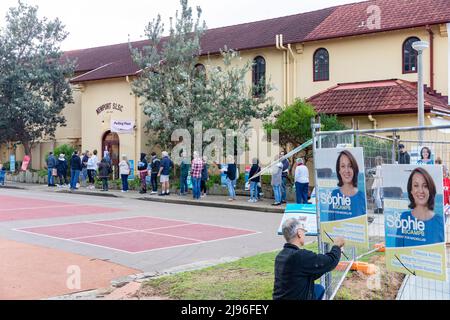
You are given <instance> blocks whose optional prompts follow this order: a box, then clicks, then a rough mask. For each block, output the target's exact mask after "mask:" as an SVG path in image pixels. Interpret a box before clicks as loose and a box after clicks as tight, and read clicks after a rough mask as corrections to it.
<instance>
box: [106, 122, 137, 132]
mask: <svg viewBox="0 0 450 320" xmlns="http://www.w3.org/2000/svg"><path fill="white" fill-rule="evenodd" d="M111 132H115V133H122V134H126V133H133V132H134V121H119V120H111Z"/></svg>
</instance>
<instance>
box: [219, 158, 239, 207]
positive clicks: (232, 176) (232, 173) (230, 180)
mask: <svg viewBox="0 0 450 320" xmlns="http://www.w3.org/2000/svg"><path fill="white" fill-rule="evenodd" d="M227 162H228V164H227V168H226V169H221V171H222V172H224V173H225V174H226V175H227V187H228V195H229V196H230V198H229V199H228V201H234V200H236V191H235V189H234V181H235V180H236V173H237V167H236V163H235V161H234V156H231V155H230V156H228V161H227Z"/></svg>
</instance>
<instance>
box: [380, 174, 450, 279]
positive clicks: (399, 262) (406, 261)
mask: <svg viewBox="0 0 450 320" xmlns="http://www.w3.org/2000/svg"><path fill="white" fill-rule="evenodd" d="M382 176H383V190H384V216H385V219H384V220H385V232H386V265H387V269H388V270H390V271H395V272H401V273H405V274H409V275H411V274H412V275H415V276H420V277H424V278H429V279H434V280H440V281H446V278H447V267H446V266H447V263H446V252H445V222H444V209H443V207H444V199H443V168H442V166H434V165H428V166H417V165H416V166H414V165H383V167H382Z"/></svg>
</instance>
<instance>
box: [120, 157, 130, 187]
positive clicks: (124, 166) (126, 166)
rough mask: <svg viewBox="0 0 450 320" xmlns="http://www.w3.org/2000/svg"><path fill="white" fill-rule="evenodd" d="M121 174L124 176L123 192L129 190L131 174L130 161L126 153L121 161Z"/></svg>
mask: <svg viewBox="0 0 450 320" xmlns="http://www.w3.org/2000/svg"><path fill="white" fill-rule="evenodd" d="M119 174H120V177H121V178H122V192H128V176H129V175H130V163H129V162H128V158H127V156H126V155H122V161H120V163H119Z"/></svg>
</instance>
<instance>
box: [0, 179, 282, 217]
mask: <svg viewBox="0 0 450 320" xmlns="http://www.w3.org/2000/svg"><path fill="white" fill-rule="evenodd" d="M2 189H19V190H29V191H39V192H55V193H65V194H71V193H73V194H76V195H86V196H97V197H112V198H126V199H134V200H139V201H150V202H160V203H168V204H181V205H189V206H203V207H214V208H224V209H234V210H247V211H259V212H271V213H280V214H283V213H284V210H285V208H286V206H285V205H282V206H272V203H273V199H266V198H263V199H261V200H260V201H258V202H257V203H251V202H248V200H249V199H250V197H249V196H248V195H246V192H243V191H241V192H239V191H237V194H238V196H237V197H236V200H235V201H228V197H227V196H222V195H207V196H206V197H204V198H201V199H200V200H194V199H193V198H192V194H188V195H186V196H179V195H177V194H174V193H171V194H170V195H169V196H159V195H157V194H156V195H151V194H150V193H146V194H140V193H139V192H138V191H129V192H121V191H120V190H110V191H101V190H100V189H94V190H91V189H87V188H85V187H80V188H79V189H78V190H75V191H70V190H69V189H68V188H59V187H48V186H47V185H42V184H27V183H17V182H8V183H7V184H6V185H5V186H0V190H2Z"/></svg>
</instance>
